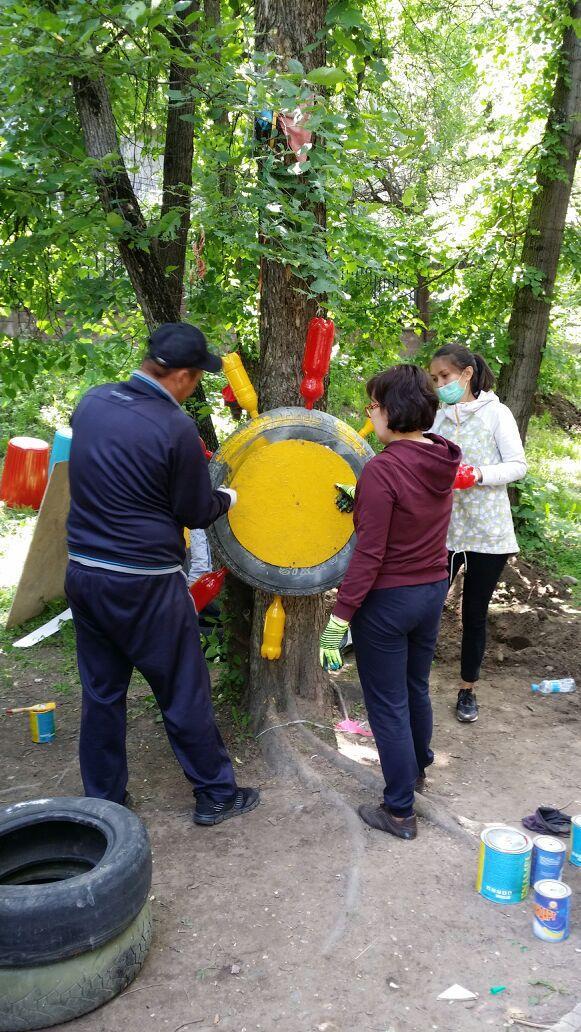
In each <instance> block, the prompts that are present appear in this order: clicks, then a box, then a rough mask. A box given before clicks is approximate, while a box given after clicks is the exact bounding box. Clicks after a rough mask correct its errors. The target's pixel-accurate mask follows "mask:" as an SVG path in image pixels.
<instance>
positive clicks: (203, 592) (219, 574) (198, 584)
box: [190, 566, 228, 613]
mask: <svg viewBox="0 0 581 1032" xmlns="http://www.w3.org/2000/svg"><path fill="white" fill-rule="evenodd" d="M227 573H228V570H227V569H226V567H225V566H223V567H222V568H221V569H220V570H216V572H215V573H212V572H210V573H203V574H202V576H201V577H198V579H197V581H195V582H194V583H193V584H192V586H191V588H190V595H191V596H192V598H193V600H194V602H195V604H196V609H197V611H198V613H201V612H202V609H205V608H206V606H207V605H208V604H209V603H210V602H212V601H213V600H214V599H215V598H216V595H219V594H220V592H221V590H222V588H223V586H224V581H225V579H226V574H227Z"/></svg>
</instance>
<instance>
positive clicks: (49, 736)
mask: <svg viewBox="0 0 581 1032" xmlns="http://www.w3.org/2000/svg"><path fill="white" fill-rule="evenodd" d="M55 709H56V702H42V703H39V705H38V706H30V708H29V710H28V720H29V723H30V737H31V738H32V741H33V742H36V744H37V745H40V744H41V743H43V742H52V740H53V738H54V736H55V726H54V711H55Z"/></svg>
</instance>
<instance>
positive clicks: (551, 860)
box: [531, 835, 567, 885]
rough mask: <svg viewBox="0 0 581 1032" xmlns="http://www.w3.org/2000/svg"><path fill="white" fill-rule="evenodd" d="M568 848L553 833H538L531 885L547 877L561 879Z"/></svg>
mask: <svg viewBox="0 0 581 1032" xmlns="http://www.w3.org/2000/svg"><path fill="white" fill-rule="evenodd" d="M566 852H567V850H566V847H565V843H564V842H559V839H556V838H553V837H552V836H551V835H537V837H536V838H534V839H533V858H532V864H531V885H534V884H535V882H538V881H542V880H543V879H545V878H552V879H553V880H554V881H559V880H560V878H561V875H562V873H563V867H564V864H565V854H566Z"/></svg>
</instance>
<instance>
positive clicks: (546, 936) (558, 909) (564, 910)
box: [533, 878, 571, 942]
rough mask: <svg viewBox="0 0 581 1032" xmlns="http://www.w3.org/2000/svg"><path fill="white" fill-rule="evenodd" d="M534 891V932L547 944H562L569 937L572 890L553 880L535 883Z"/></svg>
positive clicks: (548, 879) (546, 879)
mask: <svg viewBox="0 0 581 1032" xmlns="http://www.w3.org/2000/svg"><path fill="white" fill-rule="evenodd" d="M534 889H535V902H534V914H535V916H534V918H533V932H534V933H535V935H536V937H537V939H543V940H544V941H545V942H562V941H563V939H567V938H568V937H569V911H570V910H571V889H570V888H569V886H568V885H564V884H563V882H561V881H554V880H553V879H552V878H543V879H541V881H538V882H535V887H534Z"/></svg>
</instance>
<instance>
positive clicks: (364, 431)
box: [357, 419, 373, 437]
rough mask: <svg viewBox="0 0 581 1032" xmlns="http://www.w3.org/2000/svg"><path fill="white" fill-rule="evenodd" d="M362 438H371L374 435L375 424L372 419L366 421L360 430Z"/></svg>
mask: <svg viewBox="0 0 581 1032" xmlns="http://www.w3.org/2000/svg"><path fill="white" fill-rule="evenodd" d="M357 433H358V434H359V436H360V437H369V435H370V434H372V433H373V423H372V422H371V420H370V419H366V420H365V422H364V424H363V426H362V427H361V429H360V430H358V431H357Z"/></svg>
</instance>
